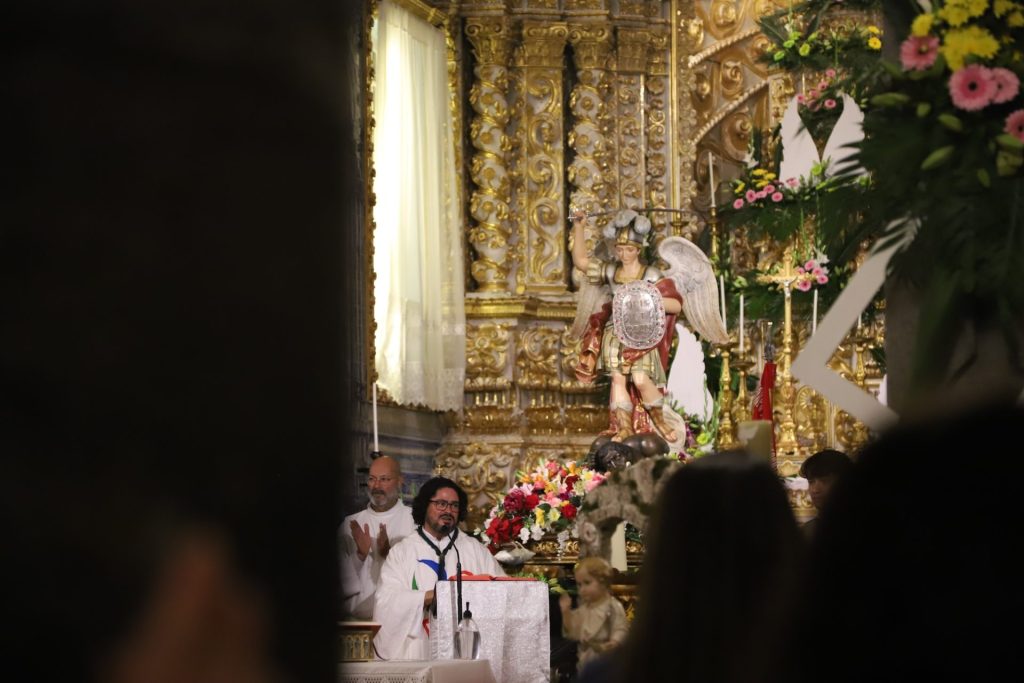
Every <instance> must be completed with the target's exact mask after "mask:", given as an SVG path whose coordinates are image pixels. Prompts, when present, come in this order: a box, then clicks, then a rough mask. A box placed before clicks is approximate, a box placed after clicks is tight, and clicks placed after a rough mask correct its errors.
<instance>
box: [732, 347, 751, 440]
mask: <svg viewBox="0 0 1024 683" xmlns="http://www.w3.org/2000/svg"><path fill="white" fill-rule="evenodd" d="M732 364H733V366H734V367H735V368H736V370H738V371H739V373H740V385H739V388H738V389H737V391H736V400H735V407H734V408H733V420H734V421H735V422H736V424H737V425H738V424H739V423H740V422H741V421H743V420H749V419H750V399H749V398H748V397H747V374H748V373H749V372H750V369H751V368H752V367H754V362H753V361H752V360H750V359H749V358H746V357H744V356H738V357H737V358H736V360H734V361H733V362H732Z"/></svg>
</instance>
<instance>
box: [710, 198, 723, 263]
mask: <svg viewBox="0 0 1024 683" xmlns="http://www.w3.org/2000/svg"><path fill="white" fill-rule="evenodd" d="M708 229H709V230H711V249H710V251H711V253H710V254H708V256H709V257H710V258H711V264H712V265H713V266H714V268H715V270H716V271H717V272H721V271H722V264H721V262H720V261H719V259H720V252H721V245H720V242H721V237H720V236H719V230H718V211H717V210H716V209H715V205H714V204H712V205H711V209H710V211H709V213H708Z"/></svg>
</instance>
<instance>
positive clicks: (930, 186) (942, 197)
mask: <svg viewBox="0 0 1024 683" xmlns="http://www.w3.org/2000/svg"><path fill="white" fill-rule="evenodd" d="M930 7H931V9H930V10H928V11H924V12H920V13H919V14H917V15H916V16H914V17H913V18H912V19H911V18H908V20H907V22H906V24H905V25H903V26H902V27H903V28H904V29H905V30H907V32H908V35H907V36H906V38H905V39H904V40H902V42H901V45H900V49H899V61H898V63H888V62H884V63H882V65H881V66H882V69H881V71H882V73H883V76H882V78H881V79H880V80H879V87H878V88H877V89H876V91H875V94H874V95H873V96H871V97H870V98H869V100H868V101H869V103H870V106H869V108H868V111H867V112H866V115H865V119H864V132H865V140H864V141H863V142H862V143H861V144H860V146H859V149H858V153H857V155H856V157H855V158H854V159H853V162H854V163H855V164H856V165H859V166H861V167H863V168H864V169H866V170H867V171H868V172H869V173H870V174H871V177H872V181H871V184H870V188H869V189H868V191H867V192H865V194H864V196H863V197H860V198H858V200H859V201H857V202H856V203H854V201H852V200H853V198H852V197H851V198H849V199H851V201H849V202H847V204H846V206H845V207H840V208H844V210H846V211H848V212H856V213H860V215H861V216H862V217H863V221H862V224H863V226H864V227H865V229H864V230H863V231H861V232H860V233H859V234H857V235H855V237H856V238H857V239H861V240H863V239H865V238H870V239H873V240H880V241H881V242H882V243H883V244H891V243H895V242H897V241H906V242H909V246H907V247H906V248H904V249H903V251H902V252H900V253H898V254H897V255H896V256H895V257H894V259H893V261H892V264H891V268H892V271H893V275H894V276H895V277H897V278H899V279H900V280H902V281H904V282H907V283H909V285H910V286H911V287H912V288H913V290H915V291H916V292H918V293H919V295H920V305H921V310H920V321H919V330H920V332H919V335H918V340H917V348H916V349H915V353H914V354H913V357H914V364H915V365H914V367H913V368H912V382H913V384H914V385H915V386H916V387H917V388H918V389H919V390H922V391H923V390H927V389H928V388H929V386H930V385H932V384H933V383H934V382H936V381H939V380H940V379H941V378H940V376H939V375H938V374H937V373H939V372H940V371H941V369H942V368H945V367H946V359H947V357H948V354H949V353H950V350H951V348H952V347H953V346H954V345H953V344H950V343H949V339H950V337H951V335H953V334H955V333H956V329H957V328H958V326H959V325H961V324H963V322H964V321H969V322H971V323H972V324H974V325H975V326H976V327H981V328H985V327H997V328H998V327H1000V326H1001V327H1002V329H1003V331H1004V333H1005V335H1006V340H1007V347H1008V349H1009V350H1010V351H1011V352H1016V351H1017V349H1016V342H1015V341H1013V340H1014V328H1015V327H1016V325H1017V321H1019V320H1020V319H1022V318H1024V284H1022V282H1021V280H1020V278H1019V275H1018V274H1019V273H1020V272H1021V271H1022V269H1024V229H1022V228H1024V226H1022V225H1021V215H1022V212H1024V191H1022V190H1024V187H1022V175H1024V174H1022V166H1024V97H1021V91H1020V79H1021V78H1022V77H1024V3H1022V2H1019V1H1016V0H946V1H945V2H941V1H936V2H933V3H931V5H930ZM826 229H827V230H830V231H831V233H832V234H833V235H838V234H839V233H841V232H842V228H839V227H838V226H831V227H829V226H826ZM848 237H854V236H853V235H851V236H848ZM911 237H913V239H912V241H911V240H910V238H911Z"/></svg>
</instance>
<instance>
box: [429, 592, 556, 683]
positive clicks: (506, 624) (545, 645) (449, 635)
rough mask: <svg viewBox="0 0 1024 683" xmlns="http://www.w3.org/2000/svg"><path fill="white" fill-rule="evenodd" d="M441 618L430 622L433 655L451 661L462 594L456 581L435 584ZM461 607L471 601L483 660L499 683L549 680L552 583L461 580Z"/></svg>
mask: <svg viewBox="0 0 1024 683" xmlns="http://www.w3.org/2000/svg"><path fill="white" fill-rule="evenodd" d="M435 590H436V596H437V617H436V618H432V619H431V623H430V656H431V658H432V659H438V660H444V659H452V658H453V657H454V656H455V654H454V650H455V627H456V626H457V625H458V621H459V619H458V611H459V610H458V605H457V602H458V598H457V595H456V585H455V582H454V581H440V582H438V584H437V586H436V588H435ZM462 601H463V607H465V603H466V602H468V603H469V606H470V611H471V612H472V613H473V621H475V622H476V625H477V628H478V629H480V658H481V659H486V660H488V661H489V662H490V665H491V670H492V671H493V672H494V679H495V680H496V681H497V682H498V683H548V681H549V680H550V672H551V633H550V625H549V620H548V604H549V603H548V586H547V584H546V583H544V582H542V581H463V583H462Z"/></svg>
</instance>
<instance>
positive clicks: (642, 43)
mask: <svg viewBox="0 0 1024 683" xmlns="http://www.w3.org/2000/svg"><path fill="white" fill-rule="evenodd" d="M616 37H617V43H618V44H617V46H616V47H617V49H616V54H615V62H616V64H615V71H616V73H615V98H614V102H615V104H616V107H615V110H614V116H613V118H612V120H613V121H614V123H615V127H616V132H615V151H616V155H615V158H616V160H617V161H618V163H617V164H615V168H616V170H617V171H618V173H617V186H618V187H617V189H618V195H619V199H618V205H619V206H625V207H630V208H633V209H638V208H642V207H643V206H644V198H645V195H646V189H645V187H644V180H645V173H644V152H643V149H644V137H645V136H644V123H645V119H644V97H645V93H646V84H645V81H644V75H645V72H646V70H647V49H648V45H650V42H651V34H650V32H649V31H645V30H638V29H632V28H624V27H620V28H619V29H618V30H617V32H616Z"/></svg>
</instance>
